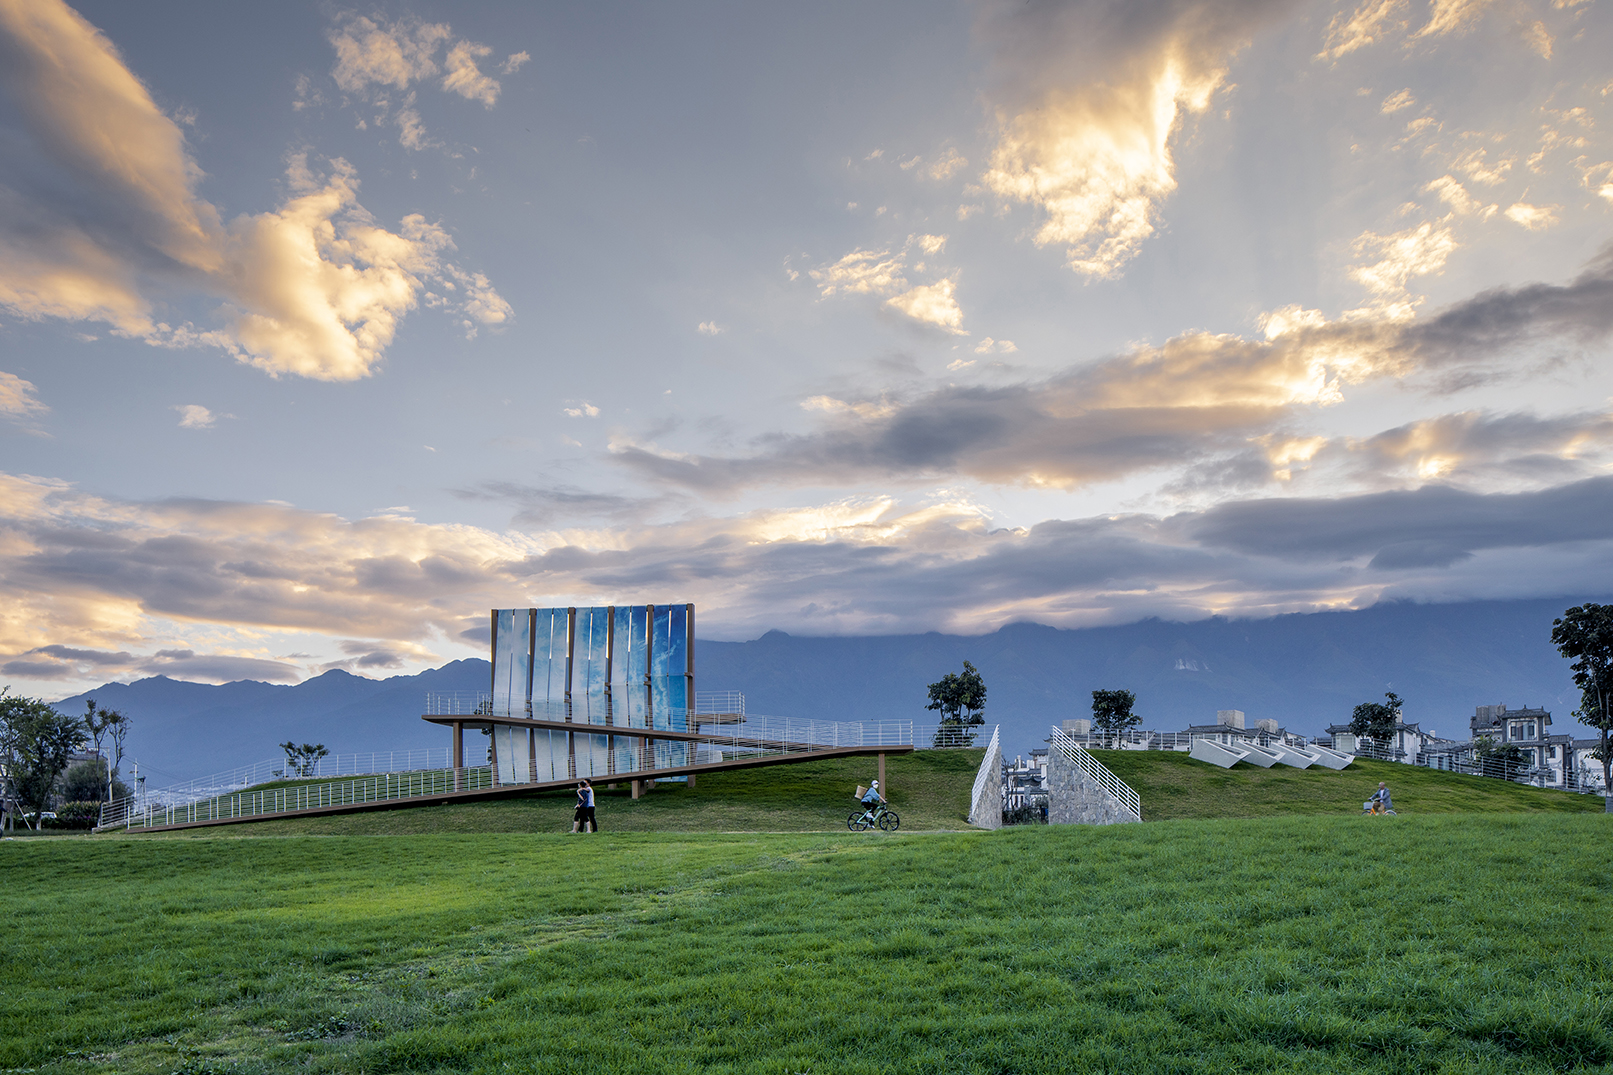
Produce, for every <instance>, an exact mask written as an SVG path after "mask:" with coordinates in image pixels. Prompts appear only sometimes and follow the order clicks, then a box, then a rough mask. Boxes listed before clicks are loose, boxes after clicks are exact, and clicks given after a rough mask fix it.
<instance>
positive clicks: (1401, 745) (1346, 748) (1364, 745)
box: [1327, 720, 1443, 765]
mask: <svg viewBox="0 0 1613 1075" xmlns="http://www.w3.org/2000/svg"><path fill="white" fill-rule="evenodd" d="M1327 737H1328V738H1330V739H1331V740H1332V743H1331V745H1332V747H1333V749H1334V750H1338V751H1342V752H1343V753H1345V754H1360V755H1362V756H1364V757H1368V758H1378V759H1379V760H1381V761H1398V762H1404V763H1405V764H1407V765H1426V764H1428V763H1427V762H1426V761H1425V760H1424V759H1423V755H1424V754H1427V753H1429V752H1430V751H1431V750H1432V749H1433V747H1434V746H1435V745H1436V744H1438V743H1440V742H1443V740H1441V739H1440V738H1439V735H1438V734H1437V733H1436V732H1435V731H1434V730H1433V729H1432V728H1429V729H1426V730H1425V729H1424V728H1423V727H1422V726H1421V725H1420V724H1417V723H1415V722H1413V723H1411V724H1407V723H1406V722H1405V721H1401V720H1397V721H1395V734H1394V737H1393V738H1392V739H1390V740H1389V743H1388V745H1387V746H1385V745H1384V744H1382V743H1379V742H1377V741H1376V740H1370V739H1366V738H1363V737H1361V736H1358V735H1356V734H1355V733H1354V732H1352V731H1350V726H1349V725H1348V724H1329V725H1328V726H1327Z"/></svg>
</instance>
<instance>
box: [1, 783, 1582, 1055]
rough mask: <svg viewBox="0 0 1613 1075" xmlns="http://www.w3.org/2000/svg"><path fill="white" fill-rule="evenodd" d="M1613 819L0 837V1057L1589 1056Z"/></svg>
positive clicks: (1501, 817) (1523, 817) (1284, 820)
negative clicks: (995, 829) (990, 829)
mask: <svg viewBox="0 0 1613 1075" xmlns="http://www.w3.org/2000/svg"><path fill="white" fill-rule="evenodd" d="M669 798H670V797H669ZM249 831H252V829H250V828H234V829H222V830H216V832H217V834H218V835H219V836H220V837H224V836H234V837H239V836H242V835H244V834H245V833H246V832H249ZM1610 837H1613V818H1609V817H1606V816H1604V815H1595V816H1569V815H1564V814H1546V813H1542V814H1535V815H1498V814H1491V815H1476V814H1466V815H1464V814H1449V815H1444V816H1425V817H1414V816H1403V817H1399V818H1386V819H1362V818H1357V817H1344V818H1324V817H1306V818H1279V819H1257V820H1245V821H1162V822H1158V823H1155V824H1147V825H1124V826H1113V827H1109V828H1084V827H1064V826H1056V827H1045V826H1032V827H1025V828H1021V829H1010V830H1004V831H1002V832H999V833H990V834H988V833H914V834H911V835H909V834H906V833H903V834H897V835H895V836H887V835H884V834H880V833H877V832H876V833H868V834H857V835H854V834H851V833H847V832H844V831H842V832H840V833H835V834H828V833H824V834H780V835H720V834H700V833H694V834H689V833H658V834H632V833H602V834H601V835H599V836H596V837H581V836H575V837H574V836H570V835H563V836H562V835H530V834H522V833H494V834H485V835H473V836H463V835H417V836H375V837H350V838H328V837H327V838H310V837H294V838H284V839H253V838H218V839H207V840H175V839H146V838H132V839H106V838H102V839H95V840H86V839H83V838H75V839H59V840H18V841H11V842H5V843H0V876H3V877H4V878H5V885H4V886H3V888H0V908H3V913H4V916H5V917H4V920H5V923H6V928H5V930H4V932H3V933H0V966H3V976H0V989H3V998H0V1070H7V1071H39V1072H52V1073H54V1072H112V1071H116V1072H130V1073H164V1075H166V1073H169V1072H186V1073H191V1075H199V1073H205V1072H240V1073H253V1072H281V1071H307V1072H355V1073H356V1072H402V1071H445V1072H446V1071H453V1072H497V1071H522V1072H632V1073H635V1075H637V1073H644V1072H691V1073H692V1072H747V1073H750V1072H755V1073H762V1072H767V1073H784V1072H835V1073H840V1072H845V1073H858V1072H880V1073H886V1072H892V1071H901V1072H909V1071H913V1072H947V1073H954V1072H989V1073H1003V1072H1025V1073H1031V1072H1036V1073H1041V1072H1076V1071H1113V1072H1180V1073H1188V1072H1193V1073H1200V1072H1256V1071H1285V1072H1286V1071H1295V1072H1337V1071H1365V1072H1385V1073H1388V1072H1442V1073H1456V1072H1474V1073H1479V1072H1484V1073H1491V1072H1542V1073H1544V1072H1592V1071H1596V1072H1603V1071H1606V1070H1608V1068H1609V1065H1613V940H1610V938H1609V935H1608V927H1609V922H1610V914H1613V842H1610Z"/></svg>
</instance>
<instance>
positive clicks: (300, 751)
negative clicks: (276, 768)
mask: <svg viewBox="0 0 1613 1075" xmlns="http://www.w3.org/2000/svg"><path fill="white" fill-rule="evenodd" d="M280 749H281V750H283V751H285V752H286V775H287V776H313V775H314V767H315V766H317V765H318V764H319V759H320V758H323V757H324V756H325V755H327V754H329V753H330V751H328V750H326V749H325V744H324V743H304V744H302V746H298V745H297V744H296V743H293V742H291V741H290V740H289V739H288V740H286V741H285V742H284V743H281V744H280Z"/></svg>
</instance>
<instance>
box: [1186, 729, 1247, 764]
mask: <svg viewBox="0 0 1613 1075" xmlns="http://www.w3.org/2000/svg"><path fill="white" fill-rule="evenodd" d="M1187 756H1188V757H1190V758H1197V759H1198V760H1199V761H1207V762H1209V763H1210V764H1211V765H1219V766H1220V767H1221V768H1223V769H1230V768H1232V767H1233V766H1234V765H1236V764H1238V763H1239V762H1240V761H1242V760H1243V759H1244V758H1246V757H1248V756H1249V752H1248V751H1246V750H1244V749H1243V747H1242V746H1236V747H1229V746H1227V745H1226V744H1225V743H1221V742H1218V741H1216V740H1214V739H1207V738H1204V737H1200V738H1197V739H1194V740H1193V745H1192V746H1191V747H1189V748H1188V751H1187Z"/></svg>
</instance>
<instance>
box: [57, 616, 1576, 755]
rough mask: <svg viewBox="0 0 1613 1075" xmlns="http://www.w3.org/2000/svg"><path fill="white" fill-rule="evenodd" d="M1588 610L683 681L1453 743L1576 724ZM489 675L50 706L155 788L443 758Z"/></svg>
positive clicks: (334, 676)
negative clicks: (1364, 725)
mask: <svg viewBox="0 0 1613 1075" xmlns="http://www.w3.org/2000/svg"><path fill="white" fill-rule="evenodd" d="M1584 600H1585V599H1564V598H1534V599H1527V600H1518V601H1480V602H1462V603H1458V604H1449V605H1426V604H1414V603H1410V602H1387V603H1381V604H1378V605H1374V606H1372V607H1370V608H1366V609H1360V610H1348V611H1337V612H1313V613H1292V614H1288V615H1284V616H1276V617H1271V618H1269V619H1263V620H1233V619H1224V618H1219V617H1217V618H1211V619H1207V620H1198V621H1194V622H1191V623H1178V622H1174V621H1167V620H1159V619H1148V620H1141V621H1138V622H1136V623H1130V624H1121V625H1114V626H1105V627H1086V628H1074V629H1070V628H1057V627H1048V626H1045V625H1041V624H1033V623H1014V624H1008V625H1006V626H1004V627H1001V628H999V629H998V630H996V631H994V632H991V633H990V634H985V635H945V634H941V633H939V632H935V631H930V632H925V633H922V634H907V635H874V636H849V635H848V636H810V635H790V634H787V633H785V632H783V631H778V630H773V631H768V632H767V633H765V634H763V635H762V636H761V637H759V638H756V639H752V640H749V641H745V642H714V641H709V640H705V639H701V640H697V642H696V657H695V671H696V682H697V685H698V687H699V688H700V689H702V690H738V691H742V692H744V694H745V695H746V702H747V706H748V708H749V709H750V711H752V712H755V713H774V714H780V715H784V716H794V717H810V718H815V719H820V720H847V721H865V720H910V721H913V722H914V725H915V727H917V728H919V729H922V728H923V727H924V726H925V725H930V724H933V723H934V721H935V714H934V713H933V712H930V711H927V710H926V709H925V708H924V705H925V701H926V689H925V688H926V686H927V685H928V684H929V683H931V682H933V681H935V680H936V679H939V678H940V677H941V676H942V675H943V674H945V673H946V672H948V671H956V670H958V669H959V668H960V667H961V666H962V662H963V661H964V660H970V661H972V662H973V663H974V664H975V665H976V666H977V667H979V668H980V670H981V673H982V675H984V677H985V680H986V684H987V688H988V704H987V707H986V719H987V721H988V723H991V724H996V723H1001V724H1002V726H1003V740H1004V749H1005V750H1006V751H1007V752H1008V753H1010V754H1013V753H1016V752H1018V753H1023V752H1025V751H1028V750H1029V749H1031V748H1032V747H1034V746H1038V745H1040V743H1041V741H1042V740H1043V739H1044V738H1045V737H1046V736H1047V730H1048V728H1049V726H1050V725H1053V724H1057V723H1059V722H1060V721H1063V720H1066V719H1070V718H1072V717H1083V716H1087V715H1089V712H1090V700H1091V691H1093V690H1095V689H1099V688H1117V687H1123V688H1126V689H1130V690H1133V691H1135V692H1136V694H1137V699H1138V704H1137V711H1138V712H1139V713H1140V714H1141V715H1142V716H1143V718H1144V726H1145V727H1150V728H1159V729H1163V730H1179V729H1181V728H1183V727H1186V726H1187V725H1188V724H1190V723H1193V724H1202V723H1206V722H1209V721H1213V720H1214V719H1215V711H1216V710H1218V709H1241V710H1244V711H1245V712H1246V713H1247V714H1248V717H1249V719H1250V720H1251V721H1253V720H1257V719H1260V718H1263V717H1272V718H1275V719H1277V720H1279V721H1280V722H1282V723H1283V724H1284V725H1285V726H1287V727H1291V728H1293V729H1294V730H1296V731H1299V732H1301V733H1302V734H1316V733H1318V732H1320V731H1321V730H1322V729H1323V728H1324V727H1326V725H1328V724H1330V723H1340V722H1343V721H1346V720H1348V719H1349V715H1350V710H1351V709H1352V708H1353V707H1354V705H1355V704H1356V703H1358V702H1364V701H1371V700H1375V699H1377V698H1380V697H1381V696H1382V694H1383V692H1384V691H1386V690H1391V689H1392V690H1394V691H1395V692H1396V693H1398V694H1400V695H1402V696H1403V697H1404V698H1405V699H1406V719H1407V720H1408V721H1417V722H1420V723H1421V724H1422V725H1423V726H1424V727H1425V728H1433V729H1435V730H1437V731H1439V732H1441V733H1442V734H1444V735H1446V736H1448V737H1452V738H1462V737H1465V735H1466V733H1467V727H1468V725H1467V721H1468V718H1469V717H1470V716H1471V715H1472V712H1473V707H1474V706H1478V705H1492V704H1495V703H1506V704H1508V705H1512V706H1514V707H1518V706H1522V705H1524V704H1531V705H1544V706H1545V707H1546V708H1547V709H1549V710H1552V711H1553V712H1554V715H1555V721H1554V723H1553V726H1552V728H1553V731H1558V732H1563V731H1573V730H1575V725H1574V722H1573V720H1572V717H1571V716H1570V713H1571V711H1572V710H1573V709H1574V708H1575V706H1576V705H1577V702H1578V694H1577V692H1576V691H1575V690H1574V688H1573V685H1572V683H1571V681H1570V679H1569V673H1568V662H1567V661H1564V660H1563V659H1562V658H1561V657H1560V656H1558V654H1557V652H1556V651H1555V650H1554V649H1553V648H1552V646H1551V641H1550V633H1551V620H1552V618H1553V617H1555V616H1558V615H1561V613H1562V611H1563V610H1564V609H1565V608H1567V607H1568V606H1569V605H1572V604H1580V603H1583V601H1584ZM488 680H489V669H488V663H487V661H485V660H482V659H480V658H463V659H460V660H457V661H451V662H449V663H447V664H445V665H443V666H442V667H440V668H435V669H428V670H426V671H424V672H419V673H414V674H411V675H406V676H392V677H389V678H387V679H379V680H372V679H365V678H364V677H362V676H355V675H351V674H349V673H346V672H341V671H340V670H335V671H331V672H326V673H324V674H323V675H320V676H316V677H313V678H311V679H308V680H304V681H303V682H302V683H299V684H294V685H284V684H269V683H262V682H258V681H254V680H238V681H236V682H234V683H226V684H221V685H216V686H215V685H209V684H199V683H190V682H187V681H184V680H174V679H169V678H168V677H165V676H153V677H150V678H148V679H143V680H137V681H135V682H134V683H129V684H123V683H110V684H105V685H103V686H101V687H97V688H95V689H94V690H91V691H85V692H83V693H81V694H78V695H74V696H73V697H71V698H67V699H64V700H63V701H62V702H59V703H57V704H58V705H59V706H61V707H62V708H63V710H64V711H66V712H75V711H76V710H79V709H82V706H83V703H84V701H85V700H87V699H90V698H93V699H95V701H96V702H97V704H99V705H103V706H109V707H111V708H114V709H118V710H120V711H122V712H124V713H126V714H128V715H129V716H130V717H131V718H132V719H133V727H132V729H131V732H130V736H129V742H128V746H127V750H126V755H125V756H126V758H130V759H134V758H138V759H139V760H140V761H141V768H142V772H143V773H147V774H149V776H150V777H151V780H152V781H153V783H152V784H151V786H157V784H158V783H168V782H171V781H174V780H183V779H189V778H192V777H196V776H203V775H206V774H208V773H212V772H218V771H222V770H225V769H229V768H232V767H234V766H236V765H242V764H247V763H250V762H255V761H260V760H263V759H266V758H272V757H275V756H276V754H277V753H278V747H277V744H278V743H280V742H283V741H284V740H286V739H294V740H297V741H298V742H302V741H308V742H322V743H324V744H325V745H326V746H328V747H329V748H330V749H331V751H332V752H333V753H350V752H356V751H368V750H411V749H420V748H423V747H432V748H442V747H445V746H446V745H447V738H448V737H447V734H446V733H445V732H444V731H443V730H442V729H441V728H438V727H435V726H432V725H428V724H426V723H425V722H424V721H422V720H420V714H421V712H422V710H423V708H424V700H425V699H424V696H425V694H426V693H427V692H428V691H481V690H486V689H487V684H488ZM921 734H922V733H921ZM1577 734H1586V733H1584V732H1579V733H1577Z"/></svg>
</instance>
